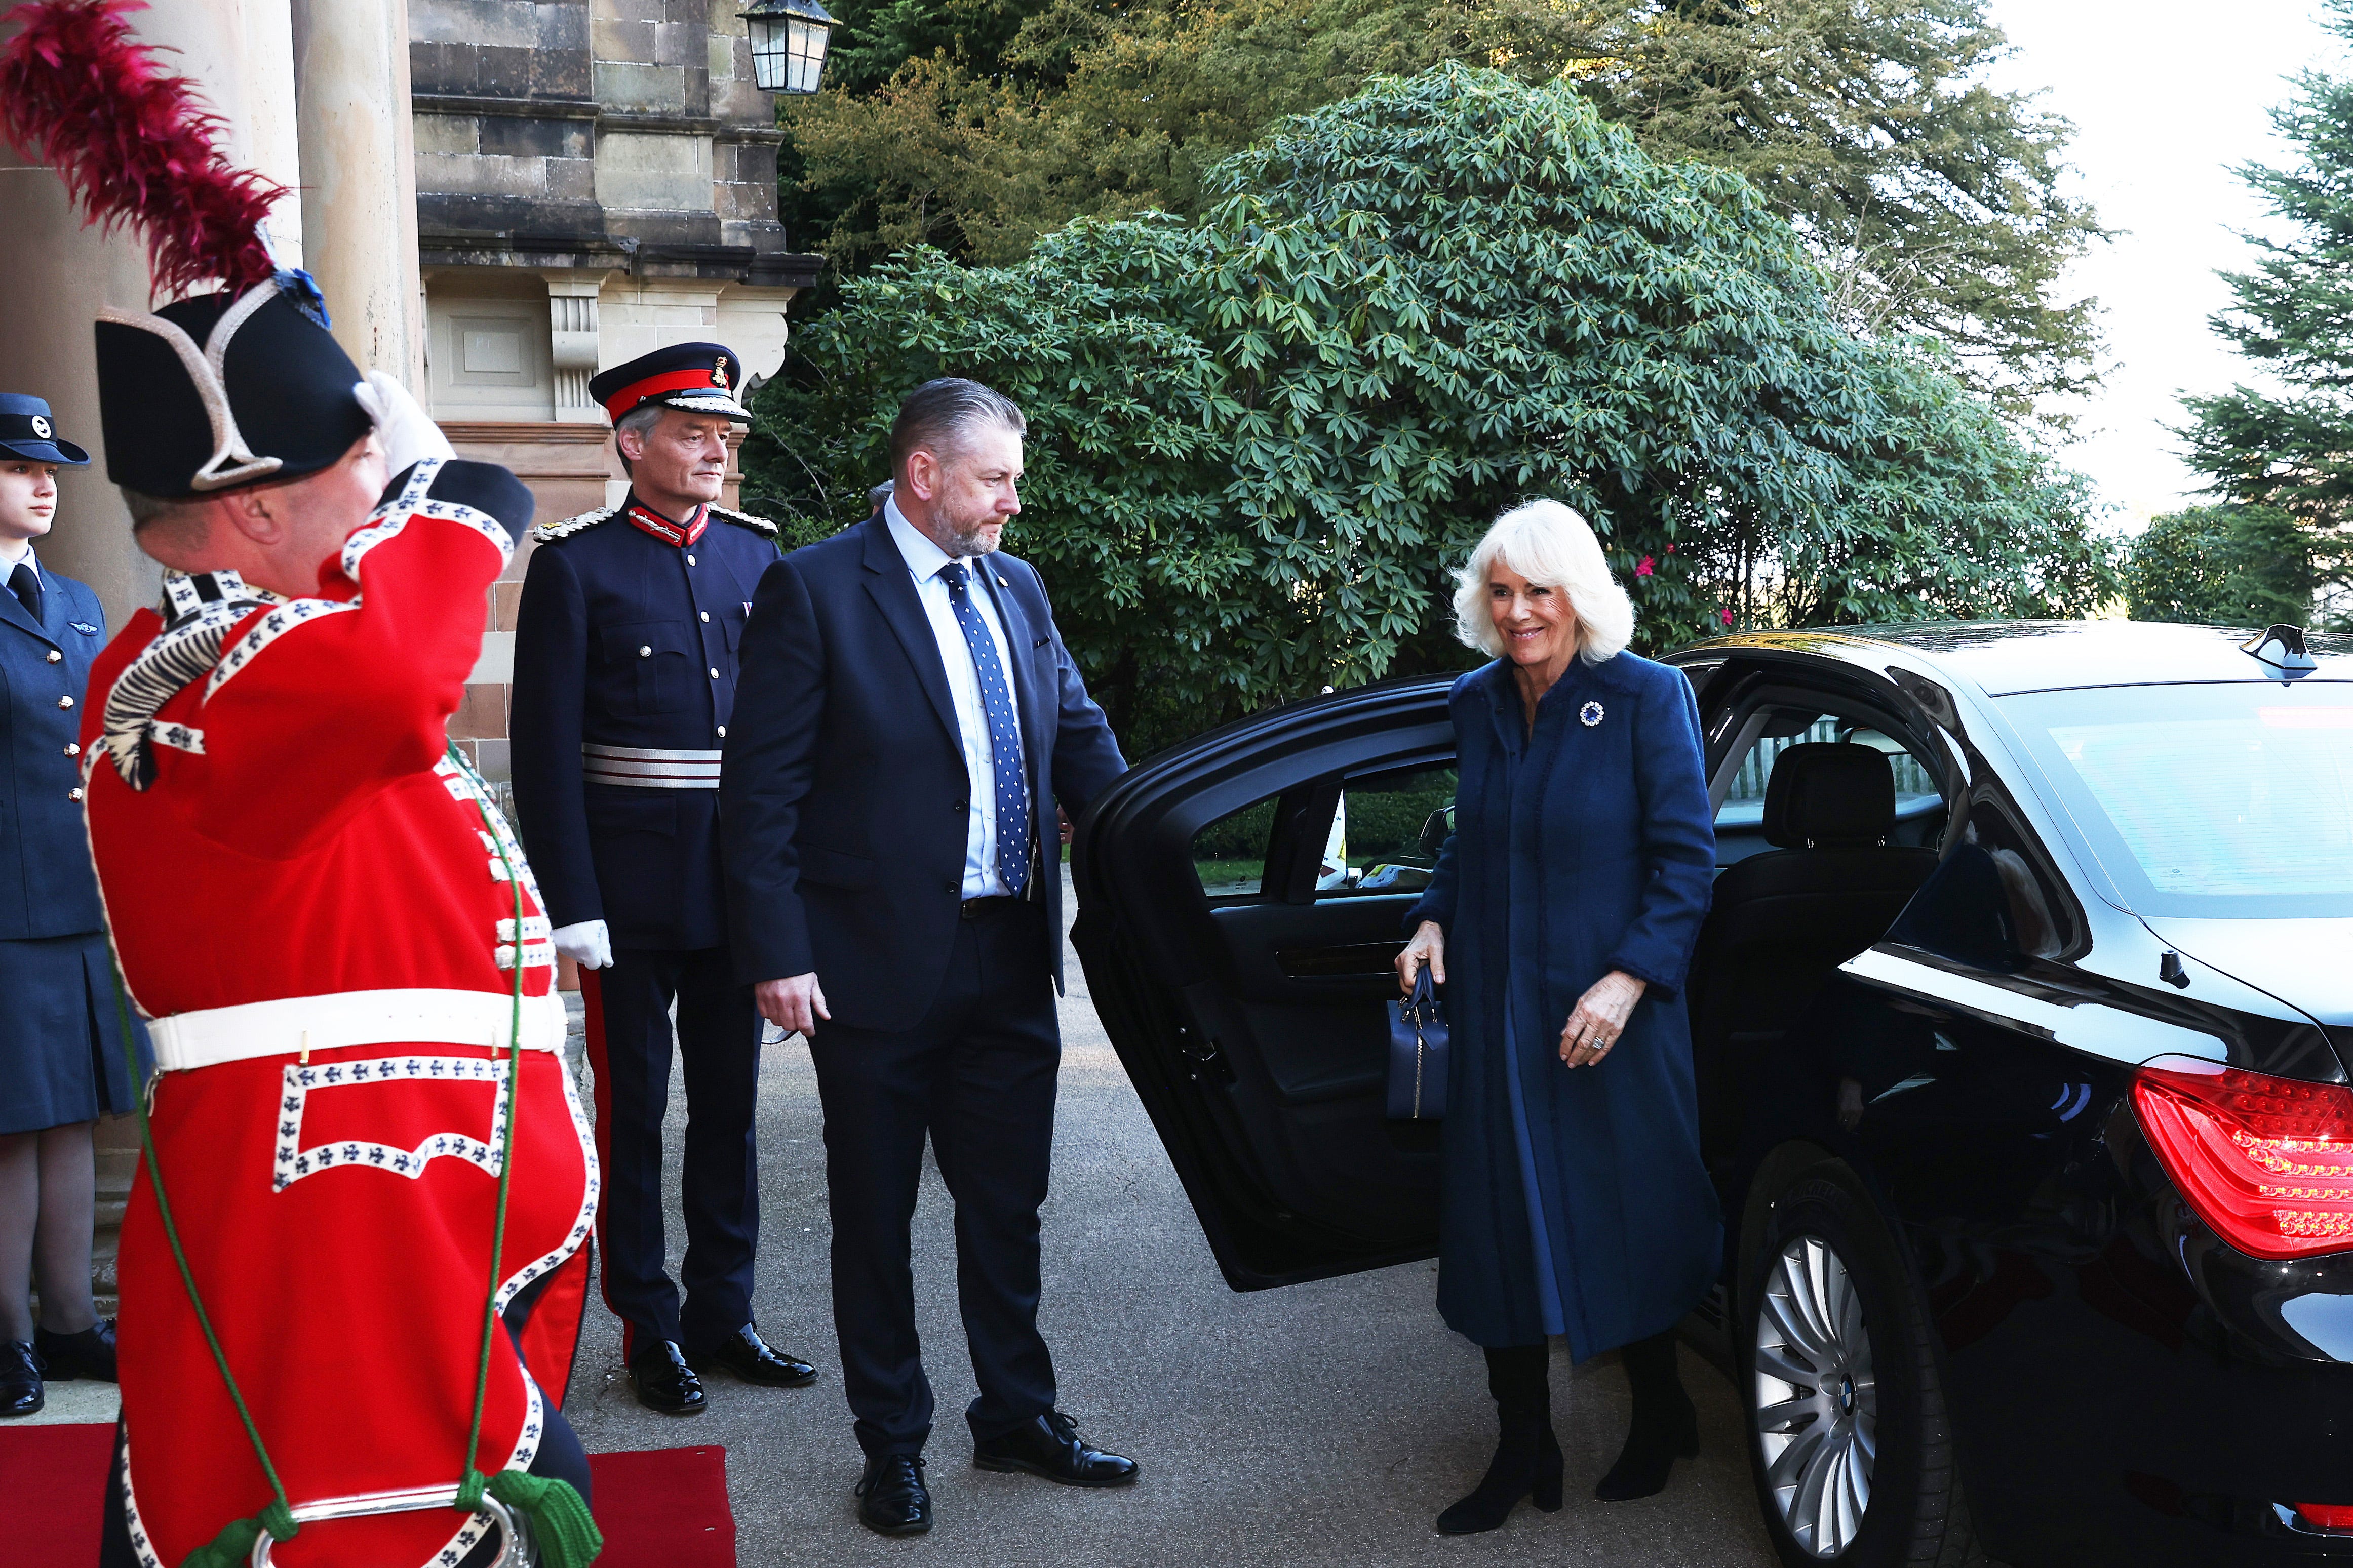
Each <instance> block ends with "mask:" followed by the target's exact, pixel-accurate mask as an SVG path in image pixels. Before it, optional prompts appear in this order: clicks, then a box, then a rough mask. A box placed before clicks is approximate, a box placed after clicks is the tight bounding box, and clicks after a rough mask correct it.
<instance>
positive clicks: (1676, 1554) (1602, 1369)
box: [566, 955, 1773, 1568]
mask: <svg viewBox="0 0 2353 1568" xmlns="http://www.w3.org/2000/svg"><path fill="white" fill-rule="evenodd" d="M1070 972H1071V976H1072V978H1073V981H1074V982H1075V984H1074V986H1073V990H1072V994H1071V996H1070V997H1069V998H1068V999H1066V1001H1065V1002H1064V1004H1063V1006H1062V1036H1063V1041H1064V1047H1065V1048H1064V1055H1063V1060H1062V1074H1061V1105H1060V1115H1059V1117H1058V1119H1057V1123H1056V1128H1055V1139H1054V1187H1053V1196H1052V1198H1051V1200H1050V1202H1049V1203H1048V1205H1047V1207H1046V1212H1045V1248H1046V1258H1045V1262H1046V1273H1045V1279H1046V1293H1045V1304H1044V1309H1043V1317H1044V1321H1045V1327H1046V1333H1047V1338H1048V1340H1049V1342H1050V1343H1051V1344H1052V1345H1053V1347H1054V1352H1055V1360H1056V1363H1057V1369H1058V1373H1059V1376H1060V1384H1061V1389H1062V1403H1063V1406H1064V1407H1065V1408H1066V1409H1068V1410H1070V1411H1071V1413H1072V1414H1073V1415H1076V1416H1077V1417H1078V1418H1079V1422H1080V1426H1081V1429H1082V1431H1083V1432H1084V1433H1085V1434H1086V1435H1087V1436H1090V1437H1092V1438H1094V1439H1096V1440H1098V1441H1100V1442H1102V1443H1103V1445H1105V1446H1106V1447H1114V1448H1117V1449H1118V1450H1120V1451H1121V1452H1123V1453H1126V1454H1131V1455H1133V1456H1134V1457H1135V1458H1136V1459H1137V1460H1138V1461H1139V1463H1140V1464H1141V1465H1142V1467H1143V1476H1142V1478H1141V1479H1139V1480H1138V1482H1137V1484H1136V1485H1135V1486H1134V1488H1133V1489H1127V1490H1123V1491H1113V1492H1090V1491H1081V1490H1077V1489H1069V1488H1063V1487H1057V1486H1053V1485H1050V1484H1049V1483H1047V1482H1045V1481H1041V1480H1038V1479H1033V1478H1029V1477H1025V1476H1003V1475H991V1474H987V1473H986V1472H983V1471H978V1470H975V1469H974V1468H972V1467H971V1462H970V1461H971V1446H970V1439H969V1437H968V1436H967V1434H966V1432H965V1426H964V1423H963V1420H962V1418H961V1416H962V1411H963V1408H964V1406H965V1404H966V1403H967V1402H969V1401H970V1400H971V1398H972V1397H973V1393H974V1388H973V1380H972V1371H971V1366H970V1363H968V1362H967V1361H966V1360H965V1352H964V1337H963V1331H962V1329H961V1328H960V1326H959V1325H958V1322H957V1321H956V1313H955V1247H954V1241H953V1237H952V1232H951V1219H952V1215H951V1211H950V1208H949V1205H948V1200H947V1194H946V1191H945V1189H944V1188H943V1187H942V1186H941V1185H940V1183H939V1178H938V1176H937V1173H932V1174H931V1175H930V1176H929V1178H928V1180H927V1182H926V1184H925V1186H924V1190H923V1201H922V1204H921V1205H920V1206H919V1208H918V1210H917V1212H916V1215H915V1243H914V1245H915V1285H916V1305H917V1310H918V1311H919V1314H920V1316H921V1321H922V1326H923V1338H924V1343H925V1346H926V1355H925V1361H926V1365H927V1366H928V1368H929V1370H930V1373H931V1376H932V1380H933V1384H934V1389H935V1390H936V1392H937V1394H938V1398H939V1411H940V1416H939V1420H940V1425H939V1426H938V1429H937V1430H936V1431H935V1433H934V1436H933V1440H932V1447H931V1451H930V1455H929V1458H930V1461H931V1465H930V1470H929V1476H930V1480H931V1486H932V1492H933V1497H934V1510H935V1514H936V1518H937V1521H938V1522H937V1524H936V1525H935V1526H934V1530H933V1531H932V1533H931V1535H930V1536H928V1537H927V1538H923V1539H921V1540H917V1541H913V1542H901V1541H886V1540H884V1539H883V1538H881V1537H880V1536H876V1535H872V1534H870V1533H869V1532H868V1531H864V1530H862V1529H861V1528H860V1526H859V1525H858V1523H857V1521H856V1518H855V1516H854V1514H853V1511H852V1510H853V1506H854V1505H853V1503H852V1500H851V1498H850V1491H849V1489H850V1487H851V1485H852V1483H854V1482H855V1481H856V1480H857V1479H858V1473H859V1465H860V1459H859V1453H858V1446H857V1444H856V1442H855V1441H854V1440H853V1439H852V1437H851V1436H850V1430H849V1413H848V1411H847V1409H846V1408H845V1407H844V1405H843V1404H842V1399H841V1379H840V1363H839V1358H838V1355H837V1352H836V1351H835V1348H834V1342H833V1324H832V1317H831V1313H830V1311H829V1309H828V1288H827V1283H826V1246H827V1224H826V1211H825V1186H824V1173H823V1161H822V1152H823V1150H822V1145H821V1143H820V1142H819V1129H820V1121H819V1117H818V1099H817V1083H816V1079H815V1075H814V1074H813V1073H812V1072H811V1070H810V1067H809V1060H808V1054H807V1051H806V1050H805V1049H803V1048H802V1047H801V1046H800V1044H799V1042H798V1041H797V1040H796V1041H793V1042H791V1043H789V1044H787V1045H786V1046H784V1047H776V1048H772V1049H771V1050H770V1052H769V1053H768V1057H767V1061H766V1064H765V1068H764V1070H763V1074H762V1078H761V1084H760V1096H761V1107H760V1148H761V1163H762V1164H761V1171H762V1182H761V1193H762V1196H761V1201H762V1205H763V1207H762V1235H763V1250H762V1255H761V1267H760V1288H759V1301H758V1310H759V1321H760V1325H761V1329H762V1331H763V1332H765V1334H766V1335H767V1337H768V1338H769V1339H770V1340H771V1341H772V1342H775V1343H776V1344H778V1345H779V1346H781V1347H784V1348H786V1349H789V1350H791V1351H794V1352H798V1353H800V1354H801V1355H804V1356H806V1357H807V1359H809V1360H810V1361H813V1362H815V1363H818V1366H819V1367H820V1368H822V1369H823V1373H824V1375H823V1376H822V1378H821V1379H820V1380H819V1381H818V1384H817V1385H816V1386H814V1387H812V1388H807V1389H802V1390H797V1391H788V1390H765V1389H754V1388H750V1387H746V1386H745V1385H744V1384H738V1383H736V1382H734V1381H733V1379H730V1378H728V1377H726V1376H725V1374H721V1375H720V1376H719V1378H718V1379H716V1380H715V1381H714V1383H713V1384H712V1391H711V1392H712V1399H711V1406H712V1407H711V1409H710V1410H709V1412H707V1413H706V1414H704V1415H701V1416H697V1417H693V1418H691V1419H686V1420H678V1419H672V1418H668V1417H664V1416H660V1415H653V1414H652V1413H650V1412H649V1411H645V1410H642V1409H640V1408H639V1407H638V1405H637V1404H636V1403H635V1402H634V1401H633V1400H632V1399H631V1398H630V1396H629V1393H628V1382H627V1379H626V1377H625V1376H623V1374H622V1372H621V1363H620V1334H619V1330H618V1328H617V1325H616V1324H615V1323H614V1321H613V1320H612V1319H611V1318H610V1317H608V1316H607V1314H606V1313H605V1312H604V1310H603V1308H602V1307H601V1305H596V1304H592V1306H591V1307H590V1310H589V1323H588V1331H587V1335H586V1339H585V1341H584V1342H583V1346H582V1351H581V1356H580V1362H579V1366H578V1372H577V1374H576V1376H575V1381H574V1384H573V1389H572V1397H571V1401H570V1403H569V1405H567V1406H566V1413H567V1414H568V1415H570V1416H571V1418H572V1420H573V1423H574V1424H575V1426H577V1428H578V1429H579V1432H580V1436H581V1437H582V1439H583V1440H584V1441H585V1442H586V1444H587V1446H588V1447H590V1448H592V1449H599V1450H607V1449H622V1448H646V1447H668V1446H672V1445H677V1444H684V1443H715V1444H723V1445H724V1446H725V1447H726V1448H727V1451H728V1481H729V1489H730V1491H731V1493H732V1495H733V1500H734V1506H735V1517H736V1521H737V1523H738V1526H739V1529H740V1531H741V1537H740V1542H741V1546H740V1550H741V1561H742V1562H743V1563H744V1565H745V1568H765V1565H767V1564H772V1563H862V1562H870V1561H871V1562H881V1561H886V1560H887V1561H893V1562H899V1563H915V1562H918V1561H920V1562H922V1563H924V1564H925V1565H926V1568H950V1565H963V1564H976V1565H978V1564H987V1568H1016V1565H1023V1564H1032V1563H1035V1564H1054V1565H1057V1568H1060V1565H1070V1564H1112V1563H1118V1564H1122V1565H1125V1564H1137V1563H1155V1564H1157V1563H1166V1564H1171V1565H1177V1564H1182V1565H1184V1568H1194V1565H1198V1564H1206V1563H1220V1564H1222V1563H1246V1564H1257V1563H1265V1564H1281V1565H1282V1568H1304V1565H1309V1564H1319V1563H1332V1564H1342V1563H1345V1564H1348V1565H1350V1568H1362V1565H1365V1564H1384V1565H1386V1564H1392V1563H1397V1564H1404V1563H1449V1564H1453V1563H1465V1564H1471V1563H1476V1564H1483V1563H1609V1564H1613V1565H1621V1568H1623V1565H1649V1564H1659V1565H1667V1564H1685V1563H1687V1564H1694V1565H1705V1568H1746V1565H1749V1564H1755V1565H1757V1568H1767V1565H1769V1564H1770V1563H1772V1562H1773V1557H1772V1552H1771V1551H1770V1549H1769V1548H1768V1547H1767V1544H1766V1538H1765V1534H1764V1531H1763V1528H1762V1526H1761V1525H1760V1524H1759V1522H1758V1521H1757V1505H1756V1502H1755V1500H1754V1497H1753V1494H1752V1493H1751V1491H1750V1489H1749V1482H1748V1469H1747V1463H1746V1458H1744V1456H1743V1454H1742V1452H1741V1449H1740V1446H1739V1434H1738V1429H1737V1427H1736V1419H1737V1406H1736V1403H1735V1401H1734V1399H1733V1396H1732V1393H1731V1391H1730V1389H1729V1388H1728V1386H1727V1385H1726V1384H1725V1382H1724V1380H1723V1379H1722V1378H1721V1377H1720V1376H1718V1375H1717V1374H1716V1373H1715V1372H1714V1371H1712V1370H1711V1369H1709V1368H1708V1367H1706V1366H1705V1365H1704V1364H1703V1363H1700V1362H1699V1361H1698V1360H1697V1359H1696V1358H1695V1357H1694V1356H1693V1355H1692V1354H1691V1353H1690V1352H1688V1351H1686V1352H1684V1375H1685V1378H1686V1380H1687V1381H1688V1382H1689V1384H1690V1385H1691V1387H1692V1390H1693V1393H1694V1396H1695V1397H1696V1398H1697V1400H1698V1402H1699V1406H1700V1424H1701V1431H1702V1434H1703V1437H1702V1441H1703V1451H1702V1454H1701V1457H1700V1458H1699V1460H1698V1462H1697V1463H1696V1464H1692V1465H1679V1466H1678V1467H1677V1468H1676V1473H1675V1479H1674V1482H1673V1484H1672V1486H1670V1487H1669V1489H1667V1491H1666V1492H1665V1493H1664V1494H1663V1495H1662V1496H1660V1497H1656V1498H1651V1499H1648V1500H1644V1501H1641V1502H1634V1503H1620V1504H1614V1505H1608V1506H1605V1505H1603V1504H1601V1503H1598V1502H1595V1501H1594V1500H1592V1496H1591V1486H1592V1482H1593V1480H1594V1479H1595V1478H1596V1477H1598V1476H1599V1474H1600V1473H1601V1472H1602V1471H1603V1470H1604V1469H1606V1468H1608V1467H1609V1461H1610V1459H1611V1458H1614V1457H1615V1455H1616V1452H1617V1447H1618V1444H1619V1442H1620V1439H1621V1438H1622V1437H1623V1436H1624V1433H1625V1422H1626V1396H1625V1386H1624V1382H1623V1378H1622V1375H1621V1374H1620V1373H1619V1371H1618V1369H1617V1367H1616V1365H1615V1364H1614V1363H1608V1362H1605V1363H1597V1364H1595V1365H1593V1366H1590V1367H1588V1368H1583V1369H1577V1370H1574V1371H1572V1370H1571V1369H1570V1367H1569V1365H1568V1363H1567V1357H1566V1355H1565V1354H1563V1353H1560V1352H1556V1359H1555V1362H1554V1370H1553V1377H1554V1395H1553V1398H1554V1417H1555V1421H1556V1425H1557V1426H1558V1428H1559V1431H1560V1436H1561V1443H1562V1446H1563V1447H1564V1448H1565V1449H1566V1451H1567V1461H1568V1503H1567V1507H1565V1508H1564V1509H1563V1510H1561V1511H1560V1512H1558V1513H1556V1514H1540V1513H1536V1512H1535V1511H1534V1510H1530V1509H1527V1508H1525V1507H1523V1508H1522V1509H1520V1510H1518V1511H1517V1512H1515V1513H1514V1515H1513V1517H1512V1519H1511V1521H1510V1522H1509V1523H1507V1524H1506V1525H1505V1526H1504V1528H1503V1529H1502V1530H1501V1531H1496V1532H1494V1533H1493V1534H1490V1535H1483V1536H1471V1537H1465V1538H1460V1539H1453V1540H1449V1539H1446V1538H1443V1537H1440V1536H1439V1535H1437V1534H1434V1533H1433V1532H1432V1531H1431V1530H1430V1520H1431V1519H1432V1518H1433V1517H1434V1516H1435V1515H1436V1514H1437V1512H1438V1510H1440V1509H1441V1508H1443V1507H1444V1506H1445V1505H1446V1504H1447V1503H1449V1502H1451V1501H1452V1500H1454V1499H1455V1498H1456V1497H1457V1496H1459V1495H1460V1494H1461V1493H1462V1492H1463V1491H1466V1490H1468V1489H1470V1487H1471V1486H1472V1484H1473V1483H1474V1482H1475V1481H1476V1480H1477V1479H1478V1478H1479V1475H1480V1473H1481V1471H1482V1469H1483V1468H1484V1467H1485V1464H1486V1460H1487V1455H1488V1453H1489V1451H1490V1449H1491V1447H1493V1438H1494V1426H1493V1406H1492V1405H1490V1403H1489V1401H1488V1399H1487V1394H1486V1387H1485V1374H1484V1370H1483V1368H1482V1363H1481V1361H1480V1357H1479V1352H1478V1351H1477V1350H1476V1349H1475V1348H1473V1347H1472V1345H1470V1344H1469V1343H1467V1342H1464V1341H1462V1340H1461V1339H1459V1338H1457V1337H1455V1336H1454V1335H1452V1334H1451V1333H1449V1332H1448V1331H1446V1330H1445V1328H1444V1327H1443V1326H1442V1325H1441V1324H1440V1322H1439V1321H1438V1315H1437V1313H1436V1311H1435V1310H1433V1309H1432V1306H1431V1291H1432V1287H1433V1283H1434V1277H1435V1266H1434V1265H1430V1264H1416V1265H1411V1266H1409V1267H1405V1268H1391V1269H1386V1270H1383V1271H1382V1272H1380V1273H1377V1274H1370V1275H1359V1276H1356V1277H1355V1278H1351V1279H1334V1280H1326V1281H1324V1282H1322V1283H1319V1284H1314V1285H1304V1286H1295V1287H1293V1288H1292V1289H1284V1290H1271V1291H1260V1292H1256V1293H1253V1294H1250V1295H1236V1294H1235V1293H1233V1292H1232V1291H1230V1290H1229V1289H1226V1286H1225V1283H1224V1281H1223V1280H1222V1279H1220V1278H1219V1274H1218V1270H1217V1266H1216V1264H1215V1263H1214V1262H1213V1261H1212V1260H1211V1259H1210V1257H1209V1249H1208V1244H1207V1243H1206V1242H1204V1241H1203V1240H1202V1238H1201V1231H1200V1226H1198V1223H1196V1221H1195V1219H1194V1217H1193V1211H1192V1208H1191V1206H1190V1205H1188V1204H1187V1202H1186V1199H1185V1194H1184V1191H1183V1189H1182V1188H1181V1187H1180V1186H1179V1185H1178V1184H1177V1181H1176V1173H1175V1172H1174V1171H1172V1170H1171V1169H1170V1168H1169V1165H1168V1161H1167V1157H1166V1154H1164V1153H1163V1152H1162V1151H1161V1148H1160V1144H1159V1142H1158V1140H1157V1139H1156V1138H1155V1136H1154V1134H1153V1131H1152V1126H1151V1123H1150V1121H1148V1120H1147V1119H1146V1118H1145V1114H1144V1109H1143V1107H1142V1106H1141V1105H1139V1104H1138V1103H1137V1101H1136V1099H1135V1095H1134V1090H1133V1089H1130V1088H1129V1086H1128V1082H1127V1079H1126V1077H1125V1075H1124V1074H1123V1073H1122V1072H1121V1070H1120V1067H1119V1061H1118V1058H1117V1057H1116V1056H1114V1055H1113V1051H1112V1048H1111V1046H1110V1043H1109V1042H1108V1041H1107V1040H1106V1039H1105V1038H1104V1037H1103V1029H1102V1026H1100V1025H1099V1024H1098V1023H1097V1022H1096V1019H1095V1015H1094V1009H1093V1008H1092V1005H1090V1004H1089V1002H1088V1000H1087V997H1086V992H1085V984H1084V981H1083V978H1082V976H1081V973H1080V970H1079V965H1078V960H1077V958H1076V956H1075V955H1072V956H1071V959H1070ZM682 1098H683V1097H682V1092H681V1090H679V1089H675V1088H673V1089H672V1113H671V1121H670V1136H671V1139H672V1148H673V1150H674V1149H675V1147H676V1143H675V1140H676V1138H677V1137H678V1135H679V1132H680V1131H681V1127H682V1116H681V1113H680V1110H679V1107H680V1105H681V1103H682ZM671 1171H672V1176H673V1180H672V1184H671V1197H670V1201H671V1215H672V1221H671V1223H672V1227H673V1243H672V1245H673V1258H675V1248H676V1247H677V1245H678V1243H677V1240H676V1235H677V1233H676V1225H677V1219H676V1215H677V1207H676V1205H677V1194H676V1183H675V1173H676V1156H675V1154H674V1153H673V1155H672V1161H671Z"/></svg>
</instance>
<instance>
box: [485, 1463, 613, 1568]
mask: <svg viewBox="0 0 2353 1568" xmlns="http://www.w3.org/2000/svg"><path fill="white" fill-rule="evenodd" d="M485 1491H487V1492H489V1493H490V1494H491V1496H492V1497H494V1498H496V1499H498V1500H500V1501H501V1502H502V1503H504V1504H506V1505H507V1507H509V1508H511V1509H512V1510H514V1511H515V1512H517V1513H520V1514H522V1515H523V1516H524V1517H525V1518H527V1519H529V1520H530V1521H531V1536H532V1540H533V1542H536V1543H537V1544H538V1547H539V1563H540V1568H588V1565H589V1564H590V1563H594V1562H596V1555H597V1553H598V1552H603V1551H604V1550H605V1535H604V1532H603V1531H600V1530H598V1529H597V1528H596V1518H595V1517H594V1516H593V1515H591V1514H590V1513H589V1511H588V1500H587V1499H586V1498H584V1497H582V1496H581V1495H580V1493H579V1491H578V1490H577V1489H575V1488H574V1486H573V1485H572V1483H571V1482H570V1481H567V1480H562V1479H557V1478H556V1477H554V1476H534V1475H533V1474H532V1473H531V1472H530V1471H529V1470H501V1471H500V1472H499V1473H498V1474H497V1475H494V1476H489V1477H485V1476H484V1475H483V1474H482V1472H481V1471H480V1470H468V1471H467V1472H466V1479H465V1480H464V1481H462V1482H460V1483H459V1487H458V1506H459V1508H462V1509H474V1508H478V1507H480V1504H481V1500H482V1494H483V1493H484V1492H485Z"/></svg>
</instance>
